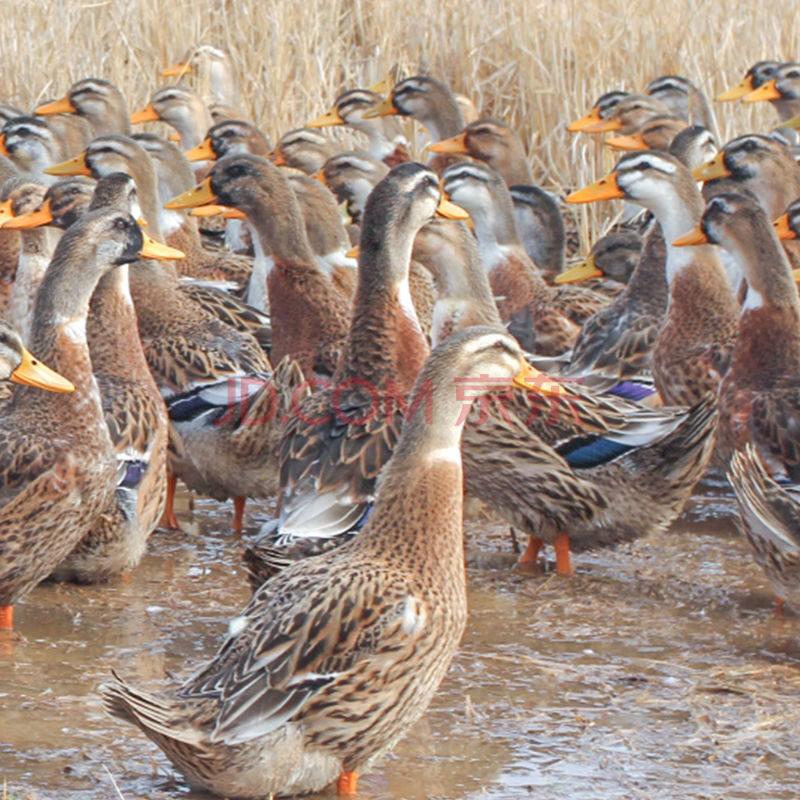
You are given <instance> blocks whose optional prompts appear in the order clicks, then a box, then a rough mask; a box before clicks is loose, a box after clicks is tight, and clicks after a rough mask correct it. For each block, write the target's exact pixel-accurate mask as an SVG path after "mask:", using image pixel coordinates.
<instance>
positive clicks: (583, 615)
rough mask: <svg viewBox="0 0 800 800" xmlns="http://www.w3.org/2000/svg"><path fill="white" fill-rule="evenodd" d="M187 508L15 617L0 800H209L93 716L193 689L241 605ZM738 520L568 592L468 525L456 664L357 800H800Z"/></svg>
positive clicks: (7, 664) (789, 638) (593, 564)
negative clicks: (120, 572) (143, 545)
mask: <svg viewBox="0 0 800 800" xmlns="http://www.w3.org/2000/svg"><path fill="white" fill-rule="evenodd" d="M183 500H184V513H183V515H182V519H183V520H184V521H185V522H186V523H188V525H187V531H186V532H185V533H181V534H167V533H157V534H156V535H155V536H154V537H153V541H152V546H151V547H150V553H149V555H148V556H147V557H146V559H145V561H144V562H143V564H142V565H141V567H140V568H139V569H138V570H136V571H135V573H134V574H133V575H132V577H131V580H130V582H129V583H118V584H115V585H110V586H104V587H88V588H86V587H72V586H52V585H50V586H48V585H45V586H41V587H39V588H38V589H37V590H36V591H35V592H33V593H32V594H31V595H30V596H29V597H28V598H27V600H26V601H25V602H24V603H22V604H21V605H20V606H19V607H18V608H17V626H18V631H17V633H15V634H14V635H13V636H5V637H4V638H0V782H1V781H3V780H5V781H6V783H7V787H8V788H7V791H8V795H9V796H10V797H14V798H19V799H20V800H21V799H22V798H28V797H31V798H39V800H43V799H44V798H59V799H60V800H71V799H72V798H75V799H77V798H81V799H83V798H86V799H87V800H94V798H111V797H115V796H118V795H117V791H116V789H115V787H114V782H116V785H117V786H118V788H119V791H120V792H121V793H122V795H123V796H124V797H125V798H126V800H132V798H139V797H142V798H144V797H147V798H171V797H183V798H199V797H204V795H200V794H198V793H196V792H192V791H190V790H189V789H188V788H187V787H186V785H185V784H184V783H183V781H182V780H181V778H180V777H179V776H178V775H176V774H175V773H174V771H173V770H172V769H171V767H170V765H169V763H168V762H167V761H166V759H164V758H163V757H162V756H161V754H160V751H158V749H157V748H156V747H155V746H154V745H151V744H150V742H149V741H148V740H147V739H145V738H144V737H143V736H141V735H140V734H139V733H138V732H137V731H136V730H135V729H134V728H132V727H130V726H127V725H124V724H122V723H117V722H116V721H114V720H111V719H110V718H108V717H106V716H105V714H104V712H103V710H102V708H101V707H100V704H99V701H98V698H97V694H96V687H97V685H98V683H99V682H100V681H101V680H103V679H105V678H106V677H107V676H108V674H109V670H110V669H112V668H114V669H117V670H118V671H119V672H120V673H121V674H122V675H124V676H125V677H127V678H130V679H131V680H134V681H139V682H142V683H145V684H148V685H151V686H155V685H157V684H158V682H159V681H163V679H164V675H165V673H170V674H173V675H176V676H184V675H186V674H187V672H188V671H189V670H190V669H193V668H194V666H195V665H197V664H198V663H200V662H201V661H202V660H203V659H204V658H205V657H207V656H208V655H210V654H211V653H212V652H213V651H214V649H215V647H216V645H217V644H218V643H219V640H220V637H221V636H222V635H223V633H224V630H225V628H226V622H227V620H228V619H229V618H230V617H232V616H234V615H235V614H236V612H237V610H238V609H239V608H240V607H241V606H242V605H243V604H244V602H245V601H246V599H247V589H246V580H245V575H244V573H243V571H242V569H241V568H240V565H239V549H240V545H239V544H237V543H236V542H235V541H234V540H233V539H232V538H231V537H230V535H229V534H228V533H227V532H226V531H227V525H228V524H229V521H230V513H231V511H230V509H229V508H226V507H223V506H220V505H218V504H216V503H213V502H199V503H197V504H196V505H195V508H194V511H193V512H190V511H189V510H188V509H186V506H185V502H186V501H185V498H183ZM730 507H731V501H730V498H728V497H726V496H725V495H724V492H721V490H720V489H718V488H714V487H710V488H709V487H705V488H704V489H703V490H701V493H700V495H699V496H698V497H697V498H696V499H695V501H693V503H692V505H691V507H690V509H689V510H688V511H687V513H686V514H685V515H684V517H683V518H682V519H681V520H680V522H679V523H678V524H677V525H676V526H675V528H674V530H673V531H671V532H670V533H668V534H667V535H665V536H662V537H659V538H657V539H656V538H653V539H647V540H643V541H640V542H637V543H634V544H633V545H631V546H628V547H626V548H624V549H621V550H618V551H614V552H612V551H608V552H599V553H589V554H585V555H582V556H579V557H577V558H576V559H575V563H576V566H577V570H578V574H577V576H576V577H575V578H573V579H566V580H565V579H562V578H558V577H556V576H554V575H552V573H546V572H545V573H543V574H540V575H533V576H529V575H522V574H519V573H516V572H513V571H510V570H508V569H505V568H503V564H504V563H505V562H506V561H508V560H509V556H508V552H509V547H510V545H509V543H508V541H507V538H506V534H505V531H504V528H503V526H501V525H497V524H493V523H491V522H487V521H484V520H482V519H478V520H472V521H471V522H470V524H469V529H468V534H469V535H468V540H469V542H470V548H471V549H470V563H473V564H479V566H473V567H472V568H470V571H469V580H470V587H471V590H470V605H471V613H470V621H469V627H468V631H467V634H466V637H465V640H464V643H463V647H462V649H461V652H460V654H459V655H458V657H457V659H456V661H455V663H454V666H453V668H452V669H451V671H450V673H449V675H448V677H447V679H446V681H445V683H444V684H443V686H442V689H441V691H440V692H439V694H438V696H437V698H436V700H435V702H434V703H433V705H432V707H431V709H430V710H429V712H428V713H427V714H426V715H425V716H424V718H423V719H422V720H421V721H420V723H419V724H418V725H416V726H415V727H414V729H413V730H412V731H411V732H410V734H409V735H408V736H407V737H406V739H404V740H403V742H402V743H401V744H400V745H399V746H398V747H397V749H396V750H395V752H394V754H393V755H391V756H390V757H388V758H386V759H385V760H384V761H383V762H382V763H381V764H379V765H378V766H377V767H376V769H375V771H374V773H373V774H371V775H367V776H365V777H363V778H362V781H361V791H360V796H361V797H364V798H369V799H370V800H373V799H375V800H377V798H409V800H417V799H419V800H422V798H440V799H443V798H516V797H537V798H555V799H556V800H562V798H563V800H566V799H567V798H569V800H584V798H585V799H586V800H589V798H592V800H597V798H609V799H610V798H614V800H619V799H620V798H682V799H686V798H714V799H716V798H726V800H730V799H731V798H743V799H744V798H747V800H752V798H760V800H766V799H767V798H776V800H777V798H781V800H783V799H784V798H787V797H791V796H797V795H798V794H800V760H798V758H797V755H796V753H797V730H798V729H799V728H800V702H798V694H800V645H798V637H797V634H798V631H799V630H800V629H799V628H798V625H800V620H798V618H795V617H792V616H788V615H787V616H786V617H784V618H779V617H778V616H776V615H775V614H774V613H773V608H772V602H771V597H770V595H769V592H768V590H767V587H766V586H765V584H764V581H763V580H762V578H761V575H760V573H759V572H758V570H757V568H755V567H754V566H753V565H752V563H751V560H750V558H749V557H748V553H747V551H746V549H745V547H744V546H743V544H742V542H740V540H739V538H738V537H737V536H736V534H735V531H734V529H733V526H732V523H731V519H730V517H729V509H730ZM250 521H251V523H252V524H253V526H255V523H256V522H257V516H255V517H251V518H250ZM488 551H500V554H499V555H498V556H496V557H487V552H488ZM503 551H504V552H503ZM492 565H494V568H490V567H491V566H492ZM0 797H2V790H0Z"/></svg>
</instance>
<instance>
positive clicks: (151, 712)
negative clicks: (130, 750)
mask: <svg viewBox="0 0 800 800" xmlns="http://www.w3.org/2000/svg"><path fill="white" fill-rule="evenodd" d="M527 371H528V370H527V365H526V363H525V361H524V358H523V355H522V352H521V350H520V349H519V346H518V345H517V343H516V342H515V341H514V340H513V339H512V338H511V337H509V336H508V335H507V334H504V333H502V332H498V331H496V330H494V329H492V328H472V329H469V330H467V331H464V332H463V333H461V334H457V335H455V336H453V337H451V338H450V339H449V340H448V341H447V342H445V343H444V344H443V345H442V346H441V347H440V348H438V349H437V350H436V351H435V352H434V353H433V354H432V355H431V357H430V359H429V360H428V361H427V363H426V365H425V367H424V369H423V371H422V373H421V374H420V376H419V379H418V383H417V384H416V388H415V390H414V392H413V393H412V394H415V395H416V394H418V393H419V392H420V390H421V389H425V390H426V391H430V393H431V400H432V402H431V403H430V409H431V410H430V413H427V412H426V409H425V403H420V404H418V405H417V406H416V407H415V410H414V411H413V412H412V413H411V414H410V416H409V419H408V421H407V422H406V424H405V427H404V430H403V434H402V437H401V439H400V441H399V443H398V445H397V447H396V448H395V451H394V455H393V457H392V459H391V461H390V462H389V464H388V465H387V466H386V469H385V470H384V472H383V473H382V475H381V479H380V482H379V487H378V495H377V500H376V504H375V508H374V509H373V512H372V514H371V515H370V518H369V520H368V521H367V523H366V525H365V526H364V528H363V530H362V531H361V533H360V535H359V536H357V537H356V538H355V539H353V540H352V541H351V542H349V543H347V544H346V545H344V546H343V547H340V548H338V549H337V550H336V551H335V552H334V553H332V554H330V555H328V556H326V557H322V558H312V559H307V560H304V561H301V562H300V563H297V564H294V565H292V566H290V567H289V568H288V569H286V570H285V571H283V572H282V573H281V574H280V575H278V576H276V577H274V578H272V579H271V580H269V581H267V582H266V583H265V584H264V585H263V586H262V587H261V588H260V589H258V590H257V591H256V593H255V594H254V595H253V598H252V600H251V601H250V603H249V604H248V605H247V607H246V608H245V609H244V610H243V611H242V613H241V614H240V615H239V616H238V617H237V618H236V619H235V620H233V622H232V623H231V627H230V631H229V635H228V638H227V639H226V640H225V642H224V643H223V645H222V647H221V649H220V650H219V652H218V653H217V655H216V656H215V657H214V658H213V659H212V660H211V661H210V662H208V663H207V664H206V665H204V666H203V667H202V668H201V669H200V670H199V671H197V672H196V673H195V674H194V675H193V676H192V677H190V678H189V679H188V680H187V681H185V682H184V683H183V684H182V685H181V686H180V687H179V688H177V689H173V690H171V691H169V692H162V693H158V694H154V693H149V692H145V691H143V690H140V689H137V688H135V687H134V686H131V685H129V684H127V683H124V682H122V681H121V680H119V679H117V680H116V681H114V682H113V683H109V684H106V685H105V686H104V687H103V688H102V693H103V697H104V701H105V704H106V707H107V708H108V710H109V711H110V712H111V713H112V714H114V715H115V716H118V717H120V718H121V719H123V720H126V721H128V722H131V723H133V724H135V725H137V726H138V727H139V728H140V729H141V730H142V731H143V732H144V733H145V734H146V735H147V736H148V737H150V738H151V739H152V740H153V741H154V742H155V743H156V744H157V745H158V746H159V747H161V748H162V749H163V750H164V752H165V753H166V754H167V755H168V757H169V758H170V759H171V760H172V761H173V763H175V765H176V766H177V767H178V768H179V769H180V770H181V771H182V772H183V773H184V774H185V775H186V777H187V779H188V780H189V782H190V783H191V784H192V785H194V786H200V787H203V788H205V789H208V790H211V791H213V792H215V793H217V794H219V795H222V796H225V797H243V798H256V797H265V796H268V795H270V794H273V793H274V794H280V795H284V794H304V793H306V792H312V791H319V790H321V789H324V788H325V787H326V786H329V785H330V784H333V783H335V782H337V780H338V790H339V791H340V793H348V792H350V793H352V792H355V791H356V787H357V783H356V782H357V774H358V773H359V772H362V771H364V770H365V769H367V768H368V767H369V765H370V764H371V763H373V762H374V761H375V759H377V758H379V757H380V756H381V754H383V753H385V752H386V751H387V750H389V749H391V747H392V746H393V745H394V744H395V742H397V740H398V739H399V738H400V737H401V736H402V735H403V734H404V733H405V731H406V730H407V729H408V727H409V726H410V725H411V724H412V723H413V722H414V721H416V720H417V719H418V718H419V717H420V716H421V715H422V713H423V712H424V711H425V709H426V708H427V706H428V704H429V703H430V701H431V699H432V697H433V695H434V693H435V692H436V689H437V688H438V686H439V683H440V682H441V680H442V678H443V677H444V675H445V672H446V671H447V668H448V666H449V664H450V661H451V659H452V658H453V655H454V654H455V652H456V650H457V648H458V644H459V641H460V639H461V635H462V633H463V630H464V626H465V624H466V618H467V607H466V602H467V599H466V580H465V573H464V551H463V545H462V535H463V534H462V473H461V457H460V450H459V442H460V438H461V430H462V427H463V420H464V415H463V413H462V412H463V408H464V405H465V402H464V400H463V399H461V398H460V397H459V395H458V393H457V383H456V380H457V379H459V378H465V379H472V380H476V381H477V383H478V386H477V387H476V390H475V392H474V394H475V395H476V396H480V394H482V392H483V391H485V389H486V388H487V387H486V385H485V381H484V385H483V387H481V383H480V382H481V378H480V376H481V375H484V376H489V377H491V378H494V381H493V382H492V385H497V384H498V383H500V384H510V383H511V381H512V379H515V375H517V373H519V377H518V378H516V379H517V380H520V381H521V382H522V381H524V376H525V375H526V373H527ZM426 387H427V388H426ZM467 402H469V401H467Z"/></svg>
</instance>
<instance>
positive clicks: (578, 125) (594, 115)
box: [567, 108, 601, 133]
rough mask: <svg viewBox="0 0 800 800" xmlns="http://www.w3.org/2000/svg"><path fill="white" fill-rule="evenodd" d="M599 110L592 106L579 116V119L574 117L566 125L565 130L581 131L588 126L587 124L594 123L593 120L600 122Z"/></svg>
mask: <svg viewBox="0 0 800 800" xmlns="http://www.w3.org/2000/svg"><path fill="white" fill-rule="evenodd" d="M600 119H601V117H600V111H599V109H597V108H593V109H592V110H591V111H590V112H589V113H588V114H586V115H585V116H583V117H581V118H580V119H576V120H574V121H573V122H570V124H569V125H567V130H568V131H572V132H573V133H575V132H576V131H583V130H586V128H588V127H589V125H592V124H594V123H595V122H600Z"/></svg>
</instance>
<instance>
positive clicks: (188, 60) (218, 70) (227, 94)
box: [161, 44, 239, 108]
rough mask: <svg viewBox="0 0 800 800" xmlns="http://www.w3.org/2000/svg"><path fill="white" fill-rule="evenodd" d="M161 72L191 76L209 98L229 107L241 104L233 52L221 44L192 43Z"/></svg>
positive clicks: (171, 75) (201, 93) (217, 103)
mask: <svg viewBox="0 0 800 800" xmlns="http://www.w3.org/2000/svg"><path fill="white" fill-rule="evenodd" d="M161 75H162V77H164V78H179V79H181V80H183V79H185V78H188V77H189V76H191V78H192V79H193V80H194V81H195V83H196V85H197V91H198V93H199V94H200V95H202V96H203V97H205V98H206V100H207V101H211V100H213V102H214V103H215V104H216V105H217V106H227V107H229V108H237V107H238V105H239V93H238V90H237V88H236V80H235V78H234V71H233V63H232V62H231V57H230V54H229V53H228V52H227V51H225V50H223V49H222V48H220V47H215V46H214V45H210V44H200V45H198V46H196V47H192V48H191V49H190V50H188V51H187V52H186V53H185V54H184V56H183V58H182V59H181V60H180V61H179V62H178V63H176V64H173V65H170V66H169V67H165V68H164V69H162V70H161Z"/></svg>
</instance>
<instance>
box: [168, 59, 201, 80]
mask: <svg viewBox="0 0 800 800" xmlns="http://www.w3.org/2000/svg"><path fill="white" fill-rule="evenodd" d="M193 70H194V67H193V66H192V65H191V64H189V63H187V62H185V61H184V62H182V63H180V64H173V65H172V66H171V67H166V68H165V69H162V70H161V75H162V76H163V77H164V78H176V77H178V76H180V75H185V74H186V73H187V72H192V71H193Z"/></svg>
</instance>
